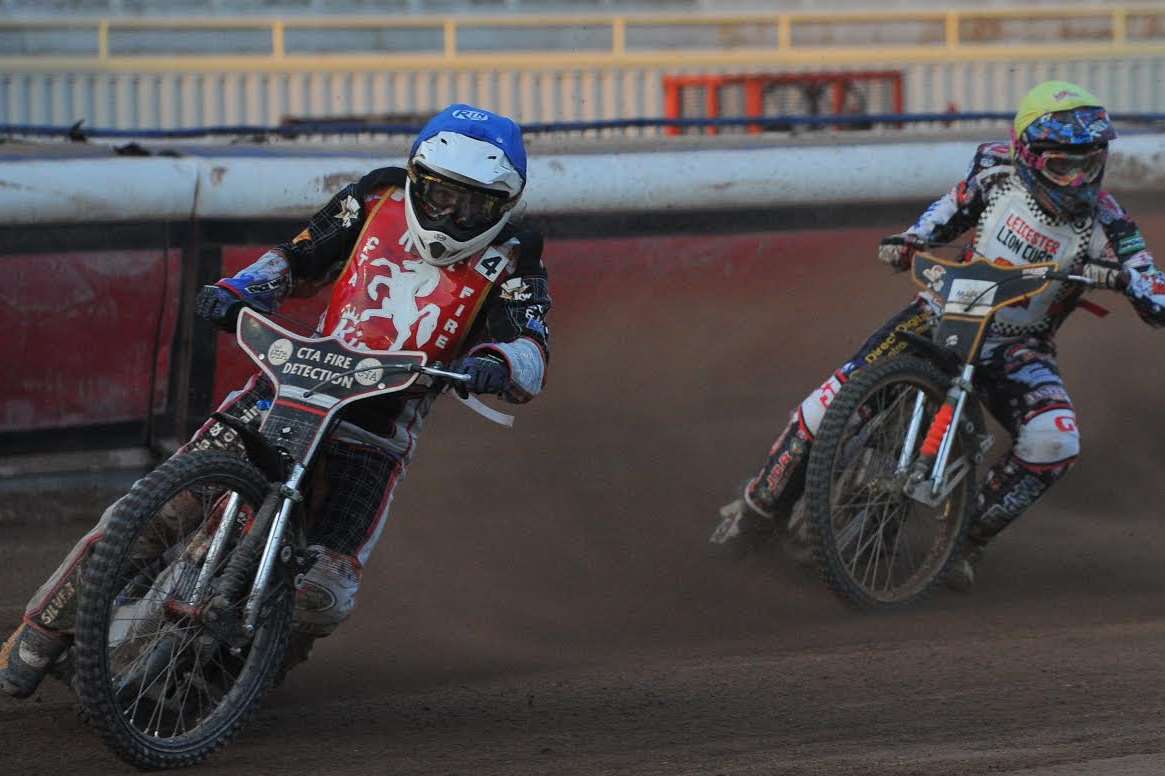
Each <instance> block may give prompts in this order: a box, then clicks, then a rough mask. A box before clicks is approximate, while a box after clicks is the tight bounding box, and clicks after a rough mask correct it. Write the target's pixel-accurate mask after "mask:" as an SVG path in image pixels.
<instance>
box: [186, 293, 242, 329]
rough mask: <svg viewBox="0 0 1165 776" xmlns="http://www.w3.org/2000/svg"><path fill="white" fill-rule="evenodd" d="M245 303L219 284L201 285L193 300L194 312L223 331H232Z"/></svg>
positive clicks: (237, 322) (236, 325)
mask: <svg viewBox="0 0 1165 776" xmlns="http://www.w3.org/2000/svg"><path fill="white" fill-rule="evenodd" d="M245 306H246V305H245V303H244V302H243V300H242V299H239V298H238V297H237V296H235V295H234V294H232V293H231V292H230V291H227V290H226V289H225V288H222V287H221V286H203V287H202V288H201V289H199V291H198V297H197V298H196V299H195V300H194V314H195V315H197V316H198V317H199V318H201V319H202V320H204V321H210V322H211V323H213V324H214V325H215V326H217V327H219V328H220V329H222V330H223V331H228V332H233V331H234V330H235V329H236V328H237V327H238V325H239V313H241V312H242V311H243V307H245Z"/></svg>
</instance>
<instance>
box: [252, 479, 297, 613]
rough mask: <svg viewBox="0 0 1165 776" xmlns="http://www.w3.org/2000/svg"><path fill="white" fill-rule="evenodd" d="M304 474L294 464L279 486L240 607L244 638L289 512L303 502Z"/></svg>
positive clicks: (261, 599)
mask: <svg viewBox="0 0 1165 776" xmlns="http://www.w3.org/2000/svg"><path fill="white" fill-rule="evenodd" d="M305 472H306V469H304V467H303V465H302V464H298V463H297V464H295V466H293V467H292V469H291V476H290V477H288V478H287V482H285V483H283V485H281V486H279V495H280V496H281V497H282V499H283V500H282V503H280V505H279V513H278V514H277V515H276V516H275V521H274V522H273V523H272V524H271V531H270V533H268V534H267V544H266V545H265V546H264V547H263V555H262V557H261V558H260V559H259V570H258V571H257V572H256V573H255V582H254V584H252V585H251V592H250V593H249V594H248V595H247V603H246V604H245V605H244V606H243V630H244V631H245V632H246V633H247V634H248V635H252V634H254V633H255V623H256V621H257V620H258V618H259V609H260V606H259V605H260V603H261V602H262V601H263V597H264V596H265V595H266V593H267V586H268V585H269V584H270V582H271V572H272V570H273V569H274V568H275V558H276V556H277V555H278V554H279V551H280V548H281V547H282V546H283V535H284V534H285V533H287V524H288V522H289V521H290V519H291V512H292V510H293V509H295V506H296V504H299V503H302V502H303V494H302V493H301V492H300V490H299V486H300V483H302V482H303V477H304V474H305ZM284 560H290V557H287V558H284Z"/></svg>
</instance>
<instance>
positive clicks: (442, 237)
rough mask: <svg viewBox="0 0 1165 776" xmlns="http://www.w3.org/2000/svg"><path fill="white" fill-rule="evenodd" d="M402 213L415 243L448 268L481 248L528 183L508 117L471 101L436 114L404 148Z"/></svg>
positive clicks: (518, 133)
mask: <svg viewBox="0 0 1165 776" xmlns="http://www.w3.org/2000/svg"><path fill="white" fill-rule="evenodd" d="M408 174H409V177H408V182H407V183H406V184H405V193H406V197H405V216H406V218H407V221H408V225H409V232H410V235H411V236H412V238H413V247H414V249H415V250H416V252H417V253H418V254H419V255H420V256H421V258H423V259H424V260H425V261H427V262H429V263H430V264H435V265H437V266H446V265H449V264H453V263H455V262H458V261H460V260H461V259H464V258H467V257H469V256H472V255H474V254H476V253H478V252H479V251H481V250H484V249H485V248H486V247H487V246H488V245H489V244H490V242H492V240H493V239H494V238H495V237H496V236H497V235H498V233H500V232H501V230H502V228H503V227H504V226H505V225H506V223H507V222H508V221H509V218H510V215H511V213H512V211H513V208H514V206H515V205H516V204H517V203H518V201H519V200H520V199H521V196H522V192H523V190H524V189H525V187H526V148H525V146H524V145H523V143H522V130H521V129H520V128H519V127H518V125H517V124H515V123H514V122H513V121H512V120H511V119H508V118H506V117H505V116H499V115H498V114H496V113H491V112H490V111H487V110H484V109H482V108H475V107H473V106H472V105H462V104H456V105H450V106H449V107H448V108H446V109H445V110H443V111H441V112H440V113H438V114H437V115H436V116H434V117H433V118H432V119H431V120H430V121H429V123H428V124H426V125H425V128H424V129H422V130H421V133H420V134H419V135H418V136H417V139H416V141H415V142H414V143H413V147H412V150H411V151H410V152H409V161H408Z"/></svg>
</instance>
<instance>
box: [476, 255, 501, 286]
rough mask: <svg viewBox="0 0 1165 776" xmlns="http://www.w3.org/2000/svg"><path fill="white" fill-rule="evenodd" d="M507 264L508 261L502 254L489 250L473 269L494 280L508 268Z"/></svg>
mask: <svg viewBox="0 0 1165 776" xmlns="http://www.w3.org/2000/svg"><path fill="white" fill-rule="evenodd" d="M506 263H507V259H506V257H505V256H503V255H502V254H501V253H498V252H497V251H495V250H487V251H486V252H485V253H484V254H482V257H481V258H480V259H478V260H477V264H475V265H474V267H473V268H474V269H476V270H477V271H478V272H480V273H481V274H482V275H483V276H485V277H486V279H488V280H494V279H496V278H497V276H498V275H500V274H501V272H502V270H503V269H505V268H506Z"/></svg>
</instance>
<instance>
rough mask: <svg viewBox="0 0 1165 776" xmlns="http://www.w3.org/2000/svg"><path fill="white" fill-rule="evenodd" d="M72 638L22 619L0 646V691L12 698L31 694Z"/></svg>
mask: <svg viewBox="0 0 1165 776" xmlns="http://www.w3.org/2000/svg"><path fill="white" fill-rule="evenodd" d="M70 642H71V639H70V638H69V637H68V636H66V635H64V634H62V633H58V632H56V631H51V630H48V629H47V628H42V627H40V626H37V625H32V624H30V623H27V622H25V623H22V624H21V625H20V627H19V628H17V629H16V632H15V633H13V634H12V635H11V636H9V637H8V641H6V642H4V647H3V648H2V649H0V691H2V692H4V693H5V694H7V695H10V696H12V697H13V698H27V697H28V696H30V695H32V694H33V693H34V692H36V688H37V687H39V686H40V683H41V682H42V681H43V680H44V678H45V676H47V675H48V673H49V671H50V670H52V668H53V665H54V664H55V663H57V662H58V661H59V660H61V659H62V658H63V657H64V656H65V651H66V650H67V649H68V648H69V644H70Z"/></svg>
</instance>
